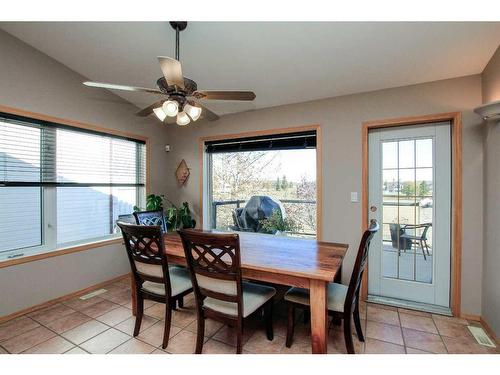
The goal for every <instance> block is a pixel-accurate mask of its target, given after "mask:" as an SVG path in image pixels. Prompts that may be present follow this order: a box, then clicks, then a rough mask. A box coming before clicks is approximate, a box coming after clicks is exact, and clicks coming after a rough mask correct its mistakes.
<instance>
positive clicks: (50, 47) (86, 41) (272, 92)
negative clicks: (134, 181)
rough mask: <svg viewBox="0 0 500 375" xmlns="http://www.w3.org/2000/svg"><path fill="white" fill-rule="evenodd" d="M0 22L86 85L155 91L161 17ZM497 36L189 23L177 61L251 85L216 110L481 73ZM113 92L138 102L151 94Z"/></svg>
mask: <svg viewBox="0 0 500 375" xmlns="http://www.w3.org/2000/svg"><path fill="white" fill-rule="evenodd" d="M0 28H2V29H4V30H5V31H7V32H8V33H10V34H12V35H14V36H16V37H18V38H19V39H21V40H23V41H25V42H26V43H28V44H30V45H32V46H33V47H35V48H37V49H39V50H40V51H42V52H44V53H45V54H47V55H49V56H51V57H53V58H54V59H56V60H58V61H59V62H61V63H63V64H64V65H66V66H68V67H69V68H71V69H73V70H74V71H76V72H78V73H80V74H82V75H83V76H85V77H88V78H89V79H91V80H95V81H102V82H111V83H117V84H124V85H136V86H145V87H155V82H156V80H157V79H158V78H159V77H160V76H161V71H160V68H159V65H158V63H157V60H156V56H160V55H164V56H172V57H173V56H174V40H175V38H174V31H173V29H171V28H170V26H169V24H168V23H167V22H128V23H125V22H103V23H96V22H90V23H88V22H87V23H84V22H81V23H78V22H75V23H72V22H63V23H55V22H35V23H12V22H4V23H0ZM499 42H500V22H497V23H475V22H462V23H429V22H421V23H387V22H378V23H374V22H371V23H370V22H367V23H355V22H348V23H342V22H327V23H319V22H317V23H310V22H308V23H305V22H304V23H302V22H295V23H293V22H269V23H263V22H258V23H255V22H235V23H224V22H189V24H188V27H187V29H186V30H185V31H183V32H182V33H181V47H180V60H181V62H182V67H183V73H184V76H187V77H189V78H191V79H194V80H195V81H196V82H197V83H198V87H199V88H200V89H213V90H216V89H228V90H238V89H241V90H253V91H255V93H256V95H257V99H256V100H255V101H254V102H252V103H241V102H214V101H210V102H207V107H209V108H211V109H212V110H214V111H215V112H217V113H219V114H225V113H231V112H240V111H245V110H250V109H255V108H265V107H271V106H276V105H282V104H290V103H297V102H303V101H309V100H314V99H320V98H326V97H333V96H338V95H345V94H352V93H358V92H365V91H371V90H378V89H384V88H389V87H397V86H404V85H410V84H416V83H421V82H429V81H435V80H440V79H446V78H452V77H459V76H465V75H469V74H476V73H480V72H482V70H483V68H484V67H485V65H486V64H487V62H488V60H489V59H490V57H491V56H492V55H493V53H494V51H495V50H496V48H497V47H498V45H499ZM88 89H89V90H98V89H95V88H88ZM115 93H116V94H118V95H120V96H121V97H123V98H124V99H126V100H128V101H130V102H132V103H134V104H135V105H137V106H138V107H141V108H142V107H146V106H148V105H149V104H151V103H152V102H154V101H155V99H156V96H155V95H151V94H143V93H128V92H120V91H115Z"/></svg>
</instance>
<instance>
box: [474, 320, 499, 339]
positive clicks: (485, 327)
mask: <svg viewBox="0 0 500 375" xmlns="http://www.w3.org/2000/svg"><path fill="white" fill-rule="evenodd" d="M479 323H481V325H482V326H483V328H484V329H485V331H486V333H488V336H490V338H491V339H492V340H493V341H494V342H495V344H497V346H498V345H500V343H499V340H498V337H497V335H496V334H495V331H493V330H492V329H491V327H490V325H489V324H488V323H486V320H484V319H483V317H482V316H480V317H479Z"/></svg>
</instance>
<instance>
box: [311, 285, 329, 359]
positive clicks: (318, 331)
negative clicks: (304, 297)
mask: <svg viewBox="0 0 500 375" xmlns="http://www.w3.org/2000/svg"><path fill="white" fill-rule="evenodd" d="M309 288H310V297H309V298H310V306H311V343H312V352H313V354H326V349H327V332H328V329H327V328H328V326H327V322H328V320H327V310H326V308H327V300H326V299H327V295H326V288H327V283H326V282H325V281H321V280H311V281H310V286H309Z"/></svg>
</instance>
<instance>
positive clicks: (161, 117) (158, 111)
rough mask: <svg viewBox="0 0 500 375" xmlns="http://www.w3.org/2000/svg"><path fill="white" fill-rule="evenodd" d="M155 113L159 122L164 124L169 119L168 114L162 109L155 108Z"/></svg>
mask: <svg viewBox="0 0 500 375" xmlns="http://www.w3.org/2000/svg"><path fill="white" fill-rule="evenodd" d="M153 112H154V113H155V115H156V117H158V120H160V121H161V122H163V121H164V120H165V119H166V118H167V114H166V113H165V111H164V110H163V108H162V107H158V108H153Z"/></svg>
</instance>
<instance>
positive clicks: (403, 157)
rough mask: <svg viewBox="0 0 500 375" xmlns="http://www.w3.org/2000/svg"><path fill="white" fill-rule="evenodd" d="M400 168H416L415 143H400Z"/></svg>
mask: <svg viewBox="0 0 500 375" xmlns="http://www.w3.org/2000/svg"><path fill="white" fill-rule="evenodd" d="M399 168H415V141H413V140H412V141H400V142H399Z"/></svg>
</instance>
